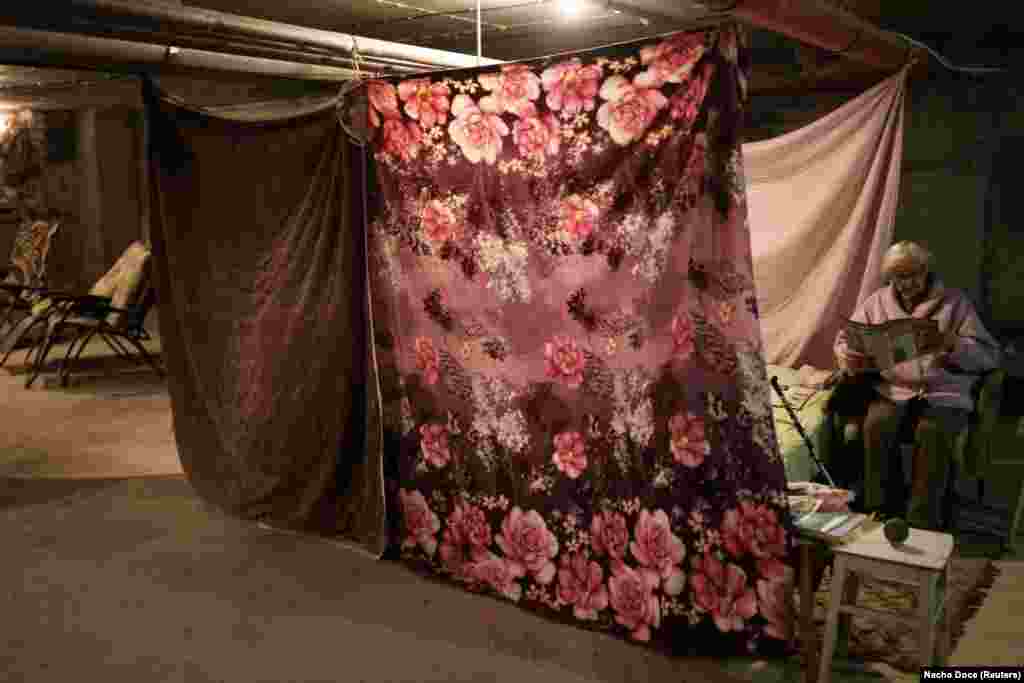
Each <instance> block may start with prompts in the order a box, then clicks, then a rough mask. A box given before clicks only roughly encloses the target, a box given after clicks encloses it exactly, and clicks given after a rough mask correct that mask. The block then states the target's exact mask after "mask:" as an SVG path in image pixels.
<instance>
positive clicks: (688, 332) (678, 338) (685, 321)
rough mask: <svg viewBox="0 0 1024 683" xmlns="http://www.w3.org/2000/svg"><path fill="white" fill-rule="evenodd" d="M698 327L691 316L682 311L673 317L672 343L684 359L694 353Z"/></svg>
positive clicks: (677, 353)
mask: <svg viewBox="0 0 1024 683" xmlns="http://www.w3.org/2000/svg"><path fill="white" fill-rule="evenodd" d="M695 335H696V328H695V327H694V324H693V321H692V320H691V319H690V316H689V315H687V314H685V313H682V314H680V315H677V316H676V317H674V318H672V345H673V347H674V349H675V352H676V355H678V356H680V357H681V358H683V360H685V359H687V358H689V357H690V356H692V355H693V352H694V349H695V348H696V347H695V346H694V338H695Z"/></svg>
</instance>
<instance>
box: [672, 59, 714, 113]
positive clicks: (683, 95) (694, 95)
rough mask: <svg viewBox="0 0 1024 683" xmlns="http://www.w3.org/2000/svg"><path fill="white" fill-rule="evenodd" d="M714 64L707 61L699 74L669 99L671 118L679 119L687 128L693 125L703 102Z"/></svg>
mask: <svg viewBox="0 0 1024 683" xmlns="http://www.w3.org/2000/svg"><path fill="white" fill-rule="evenodd" d="M713 71H714V66H712V65H711V63H710V62H709V63H707V64H705V65H704V66H702V67H701V69H700V74H699V75H698V76H697V77H696V78H694V79H693V80H691V81H690V83H689V86H688V87H686V88H680V89H679V90H678V91H676V94H675V95H674V96H673V97H672V100H671V101H670V103H671V105H672V110H671V111H672V118H673V119H676V120H680V121H682V122H683V124H684V125H685V126H686V127H687V128H688V127H690V126H691V125H693V122H694V121H695V120H696V119H697V114H699V113H700V106H701V104H703V103H704V96H705V95H706V94H707V92H708V82H709V81H710V80H711V73H712V72H713Z"/></svg>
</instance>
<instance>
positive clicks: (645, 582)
mask: <svg viewBox="0 0 1024 683" xmlns="http://www.w3.org/2000/svg"><path fill="white" fill-rule="evenodd" d="M659 583H660V580H659V579H658V575H657V574H656V573H654V572H653V571H651V570H650V569H633V568H631V567H628V566H626V565H625V564H622V563H619V564H616V565H615V566H614V568H613V569H612V576H611V578H610V579H608V592H609V594H610V600H609V602H610V603H611V606H612V609H614V610H615V622H616V623H618V624H620V625H621V626H625V627H626V628H628V629H629V630H630V631H632V633H631V635H632V637H633V639H634V640H640V641H648V640H650V639H651V629H652V628H658V626H660V625H661V604H660V602H659V601H658V597H657V596H656V595H654V589H655V588H657V587H658V584H659Z"/></svg>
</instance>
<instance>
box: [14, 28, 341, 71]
mask: <svg viewBox="0 0 1024 683" xmlns="http://www.w3.org/2000/svg"><path fill="white" fill-rule="evenodd" d="M0 62H3V63H7V64H33V65H36V64H49V65H52V66H61V67H69V66H73V67H83V68H93V69H95V68H100V69H103V70H106V71H110V70H112V67H111V63H113V64H114V69H115V70H125V69H130V70H134V69H135V68H136V67H141V68H153V67H158V68H160V70H161V71H165V70H166V71H184V72H194V71H201V72H206V71H223V72H230V73H244V74H254V75H260V76H272V77H275V78H293V79H300V80H312V81H348V80H352V79H353V78H355V77H356V76H357V74H356V72H355V71H354V70H352V69H343V68H340V67H336V66H321V65H317V64H300V63H297V62H289V61H282V60H279V59H263V58H258V57H241V56H238V55H231V54H224V53H220V52H209V51H206V50H194V49H190V48H178V47H165V46H162V45H151V44H148V43H139V42H134V41H128V40H115V39H112V38H95V37H92V36H81V35H75V34H69V33H54V32H52V31H38V30H34V29H25V28H11V27H7V26H0Z"/></svg>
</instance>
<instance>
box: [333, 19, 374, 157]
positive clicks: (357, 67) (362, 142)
mask: <svg viewBox="0 0 1024 683" xmlns="http://www.w3.org/2000/svg"><path fill="white" fill-rule="evenodd" d="M350 37H351V38H352V69H353V71H354V72H355V74H354V76H353V78H352V80H351V81H345V83H344V84H343V85H342V86H341V90H340V91H339V93H338V124H339V125H340V126H341V128H342V130H344V131H345V134H346V135H347V136H348V138H349V140H351V141H352V144H354V145H358V146H359V147H365V146H366V143H367V142H369V139H370V126H369V114H370V100H369V96H368V94H367V89H366V87H365V86H366V83H367V82H368V81H369V80H370V77H371V76H372V75H373V74H371V73H368V72H365V71H363V56H362V54H361V53H360V52H359V42H358V41H357V40H356V37H355V36H350Z"/></svg>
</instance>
